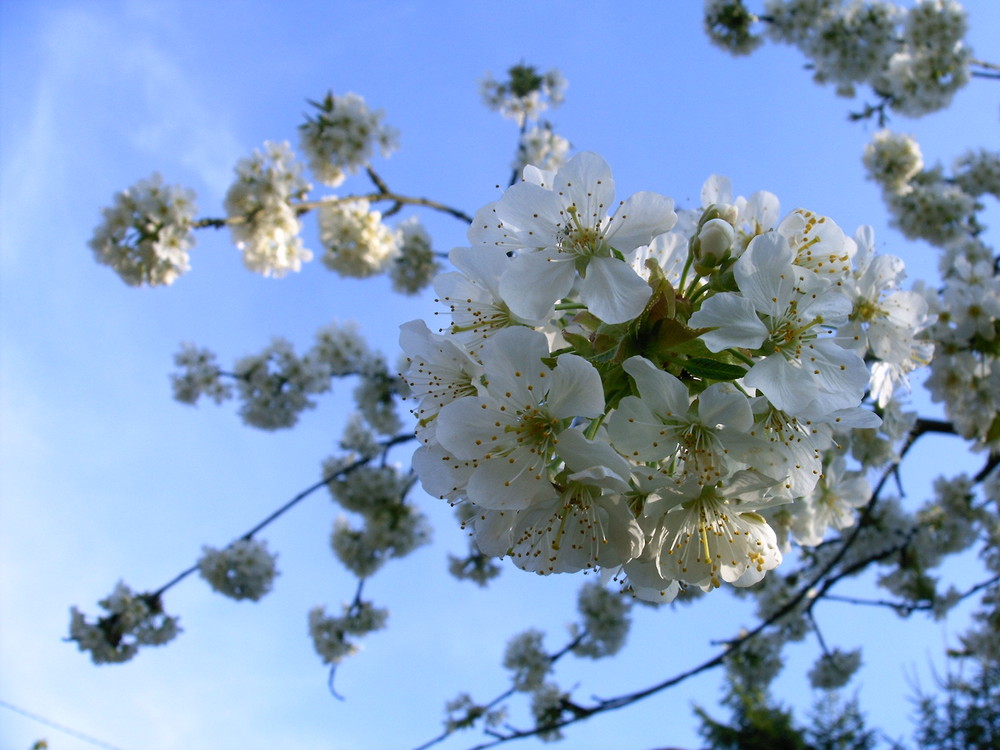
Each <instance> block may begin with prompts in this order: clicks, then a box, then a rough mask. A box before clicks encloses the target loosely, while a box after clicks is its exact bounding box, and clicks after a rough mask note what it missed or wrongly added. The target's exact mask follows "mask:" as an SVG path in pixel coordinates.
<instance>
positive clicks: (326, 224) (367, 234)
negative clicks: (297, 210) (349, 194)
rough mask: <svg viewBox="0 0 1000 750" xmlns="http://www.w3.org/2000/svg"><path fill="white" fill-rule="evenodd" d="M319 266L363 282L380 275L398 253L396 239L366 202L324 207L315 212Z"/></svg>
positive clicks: (380, 217) (343, 202)
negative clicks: (321, 249) (317, 222)
mask: <svg viewBox="0 0 1000 750" xmlns="http://www.w3.org/2000/svg"><path fill="white" fill-rule="evenodd" d="M319 238H320V241H321V242H322V243H323V248H324V251H325V252H324V253H323V259H322V260H323V265H325V266H326V267H327V268H328V269H330V270H331V271H336V272H337V273H339V274H340V275H342V276H348V277H351V278H359V279H363V278H366V277H368V276H374V275H375V274H378V273H382V272H383V271H385V270H386V268H387V267H388V266H389V263H390V262H391V261H392V260H393V259H394V258H395V257H396V254H397V253H398V252H399V246H398V238H397V237H396V235H395V234H394V233H393V232H392V230H391V229H389V227H387V226H386V225H385V224H383V223H382V214H381V213H379V212H378V211H372V210H371V208H370V205H369V203H368V201H366V200H351V201H337V202H328V203H324V204H323V205H322V206H321V207H320V209H319Z"/></svg>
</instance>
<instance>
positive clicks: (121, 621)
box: [69, 581, 180, 664]
mask: <svg viewBox="0 0 1000 750" xmlns="http://www.w3.org/2000/svg"><path fill="white" fill-rule="evenodd" d="M98 604H99V605H100V606H101V608H102V609H104V610H105V612H106V613H107V614H105V615H103V616H102V617H99V618H98V619H97V621H96V622H94V623H90V622H87V619H86V617H84V615H83V613H82V612H80V611H79V610H78V609H77V608H76V607H72V608H71V609H70V624H69V640H71V641H76V645H77V647H78V648H79V649H80V650H81V651H89V652H90V658H91V660H93V662H94V663H95V664H115V663H120V662H125V661H128V660H129V659H131V658H132V657H133V656H135V655H136V653H137V652H138V650H139V647H140V646H161V645H163V644H164V643H167V642H168V641H171V640H173V639H174V637H176V635H177V634H178V633H179V632H180V628H179V627H178V626H177V618H176V617H171V616H170V615H168V614H166V613H165V612H164V611H163V607H162V605H161V603H160V599H159V597H158V596H156V595H154V594H138V593H134V592H133V591H132V589H130V588H129V587H128V586H127V585H125V584H124V583H123V582H121V581H119V582H118V585H116V586H115V590H114V591H112V592H111V594H110V595H109V596H108V597H107V598H106V599H102V600H101V601H99V602H98Z"/></svg>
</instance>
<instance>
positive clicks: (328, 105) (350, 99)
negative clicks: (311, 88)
mask: <svg viewBox="0 0 1000 750" xmlns="http://www.w3.org/2000/svg"><path fill="white" fill-rule="evenodd" d="M309 103H310V104H311V105H312V106H313V108H314V109H315V110H316V114H315V115H314V116H311V117H307V118H306V121H305V122H304V123H303V124H302V125H300V126H299V135H300V141H299V143H300V145H301V147H302V151H303V152H304V153H305V154H306V158H307V159H308V160H309V169H310V170H311V171H312V173H313V176H314V177H315V178H316V179H317V180H319V182H321V183H323V184H324V185H329V186H330V187H337V186H338V185H340V184H341V183H342V182H343V181H344V179H345V177H346V176H347V175H348V174H354V173H355V172H357V171H358V170H359V169H361V168H363V167H365V166H367V164H368V162H369V161H370V160H371V158H372V154H373V151H374V148H375V146H378V148H379V150H380V151H381V153H382V156H388V155H389V154H391V153H392V152H393V151H395V150H396V148H397V147H398V137H399V136H398V133H397V132H396V130H395V129H394V128H391V127H389V126H387V125H384V124H383V123H382V118H383V113H382V111H381V110H372V109H369V107H368V105H367V104H366V103H365V100H364V99H363V98H362V97H361V96H359V95H357V94H353V93H347V94H344V95H342V96H335V95H334V94H333V92H330V93H328V94H327V95H326V97H325V98H324V99H323V101H321V102H313V101H310V102H309Z"/></svg>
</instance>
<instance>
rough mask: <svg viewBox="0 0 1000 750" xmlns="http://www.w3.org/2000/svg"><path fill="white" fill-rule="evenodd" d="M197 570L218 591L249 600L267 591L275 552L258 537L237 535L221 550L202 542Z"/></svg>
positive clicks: (255, 599)
mask: <svg viewBox="0 0 1000 750" xmlns="http://www.w3.org/2000/svg"><path fill="white" fill-rule="evenodd" d="M198 572H199V573H200V574H201V577H202V578H204V579H205V580H206V581H208V583H209V585H210V586H211V587H212V588H213V589H214V590H215V591H218V592H219V593H220V594H224V595H225V596H228V597H230V598H232V599H237V600H239V599H250V600H251V601H257V600H259V599H260V598H261V597H263V596H264V595H265V594H266V593H268V592H269V591H270V590H271V584H272V583H273V582H274V578H275V576H276V575H278V570H277V568H276V567H275V555H273V554H272V553H271V552H269V551H268V549H267V544H266V543H265V542H264V541H263V540H259V539H239V540H237V541H235V542H233V543H232V544H230V545H229V546H228V547H225V548H224V549H221V550H220V549H215V548H214V547H209V546H207V545H206V546H205V547H203V548H202V556H201V559H200V560H198Z"/></svg>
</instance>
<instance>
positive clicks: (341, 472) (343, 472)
mask: <svg viewBox="0 0 1000 750" xmlns="http://www.w3.org/2000/svg"><path fill="white" fill-rule="evenodd" d="M415 439H416V436H415V435H410V434H402V435H396V436H395V437H393V438H390V439H389V440H386V441H385V442H384V443H382V446H383V447H384V448H385V449H386V450H388V449H389V448H390V447H392V446H394V445H399V444H400V443H405V442H408V441H410V440H415ZM370 460H371V459H370V458H359V459H358V460H357V461H355V462H354V463H352V464H350V465H348V466H345V467H344V468H342V469H338V470H337V471H335V472H333V473H332V474H329V475H328V476H325V477H323V478H322V479H320V480H319V481H318V482H315V483H313V484H311V485H309V486H308V487H306V488H305V489H304V490H302V491H301V492H300V493H299V494H297V495H296V496H295V497H293V498H292V499H291V500H289V501H288V502H286V503H285V504H284V505H282V506H281V507H280V508H278V509H277V510H276V511H274V512H273V513H271V515H269V516H268V517H267V518H265V519H264V520H263V521H261V522H260V523H258V524H257V525H256V526H254V527H253V528H252V529H250V530H249V531H247V532H246V533H245V534H242V535H241V536H239V537H237V538H236V539H235V540H234V541H243V540H245V539H250V538H251V537H253V535H254V534H256V533H257V532H258V531H260V530H261V529H263V528H265V527H266V526H268V525H270V524H271V523H272V522H274V521H276V520H277V519H278V518H280V517H281V516H283V515H284V514H285V513H287V512H288V511H289V510H291V509H292V508H294V507H295V506H296V505H298V504H299V503H300V502H302V501H303V500H305V499H306V498H307V497H309V496H310V495H311V494H312V493H314V492H315V491H316V490H318V489H320V488H321V487H325V486H326V485H327V484H328V483H330V482H332V481H333V480H335V479H339V478H341V477H345V476H347V475H348V474H350V473H351V472H352V471H355V470H356V469H358V468H360V467H361V466H363V465H365V464H366V463H368V462H369V461H370ZM231 543H232V542H231ZM231 543H230V544H231ZM197 570H198V564H197V563H195V564H194V565H192V566H191V567H190V568H188V569H187V570H184V571H182V572H180V573H178V574H177V575H176V576H174V577H173V578H172V579H170V580H169V581H168V582H167V583H165V584H163V585H162V586H160V588H158V589H157V590H156V591H154V592H153V593H152V594H150V596H152V597H155V598H159V597H160V596H162V595H163V593H164V592H165V591H167V590H168V589H170V588H172V587H173V586H176V585H177V584H178V583H180V582H181V581H183V580H184V579H185V578H187V577H188V576H189V575H191V574H192V573H194V572H195V571H197Z"/></svg>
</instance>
